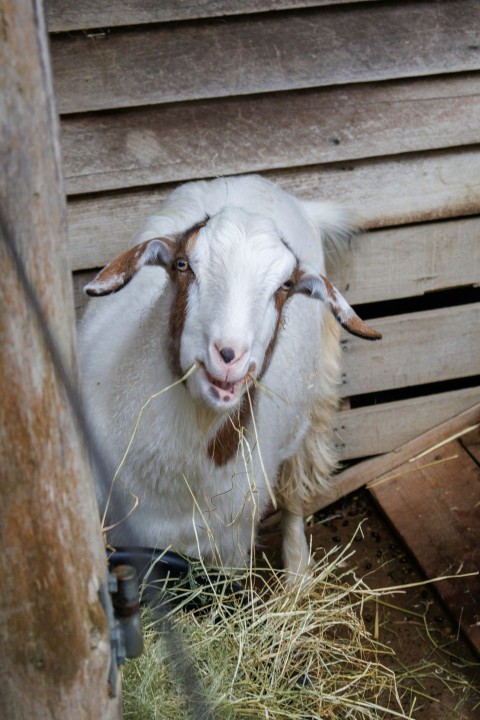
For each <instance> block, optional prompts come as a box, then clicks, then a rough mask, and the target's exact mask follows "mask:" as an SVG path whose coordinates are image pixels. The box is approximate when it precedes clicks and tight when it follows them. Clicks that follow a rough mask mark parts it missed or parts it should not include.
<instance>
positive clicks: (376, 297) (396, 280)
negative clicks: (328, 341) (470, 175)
mask: <svg viewBox="0 0 480 720" xmlns="http://www.w3.org/2000/svg"><path fill="white" fill-rule="evenodd" d="M479 268H480V218H479V217H474V218H463V219H458V220H449V221H444V222H436V223H423V224H422V225H408V226H406V227H397V228H393V229H387V230H375V231H371V232H370V233H366V234H364V235H362V236H360V237H358V238H355V239H353V240H352V242H351V247H350V252H348V253H346V254H345V256H344V259H343V263H342V265H341V266H340V267H339V268H338V269H337V270H336V272H335V275H332V279H333V280H334V282H335V285H336V286H337V287H338V288H339V289H340V290H342V292H343V293H344V294H345V296H346V297H347V298H348V300H349V302H350V303H352V304H358V303H366V302H381V301H382V300H394V299H398V298H405V297H413V296H415V295H423V294H424V293H426V292H432V291H434V290H445V289H448V288H455V287H462V286H466V285H478V284H479V283H480V272H479Z"/></svg>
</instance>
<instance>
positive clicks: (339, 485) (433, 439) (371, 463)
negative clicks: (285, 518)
mask: <svg viewBox="0 0 480 720" xmlns="http://www.w3.org/2000/svg"><path fill="white" fill-rule="evenodd" d="M478 422H480V405H474V406H473V407H471V408H469V409H468V410H465V411H464V412H462V413H460V414H458V415H456V416H455V417H453V418H451V419H450V420H448V421H447V422H445V423H442V424H440V425H437V426H436V427H434V428H433V429H432V430H428V431H427V432H426V433H424V434H423V435H420V436H419V437H417V438H415V439H414V440H411V441H410V442H408V443H405V445H402V446H400V447H399V448H397V449H396V450H393V451H392V452H390V453H387V455H380V456H378V457H375V458H373V459H371V460H366V461H364V462H362V463H358V464H356V465H352V466H351V467H349V468H347V469H346V470H344V471H343V472H341V473H340V474H339V475H337V476H336V477H335V478H334V481H333V483H332V492H331V495H330V497H329V498H328V500H327V501H325V496H324V495H323V496H322V497H321V498H320V499H318V500H312V502H310V503H309V504H308V505H305V506H304V515H311V514H312V513H315V512H318V511H319V510H321V509H322V508H324V507H325V506H326V505H328V504H330V503H331V502H334V501H335V500H338V499H339V498H341V497H344V496H345V495H348V493H351V492H354V491H355V490H358V488H360V487H363V486H364V485H367V484H368V483H370V482H373V481H374V480H378V479H381V478H383V477H386V476H388V475H390V474H393V473H394V471H395V470H396V469H397V468H399V467H400V466H401V465H403V464H404V463H405V462H408V461H409V460H410V459H411V458H414V457H415V456H417V455H418V454H419V453H421V452H423V451H424V450H426V449H428V448H430V447H432V446H434V445H436V444H437V443H439V442H441V441H443V440H445V439H446V438H449V437H451V436H452V435H454V434H456V433H461V432H463V431H464V430H465V429H466V428H468V427H470V426H472V425H475V424H477V423H478Z"/></svg>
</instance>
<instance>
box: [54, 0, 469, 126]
mask: <svg viewBox="0 0 480 720" xmlns="http://www.w3.org/2000/svg"><path fill="white" fill-rule="evenodd" d="M479 31H480V6H479V5H478V2H476V0H443V2H414V3H408V4H405V3H404V2H389V3H373V4H371V3H360V4H356V5H341V6H339V7H338V8H325V9H322V8H319V9H315V10H303V11H301V12H288V13H267V14H260V15H249V16H247V17H239V18H235V19H232V20H231V21H224V20H208V21H207V20H205V21H202V22H198V21H197V22H196V23H174V24H168V23H167V24H162V25H154V26H152V27H149V28H145V29H144V26H141V27H140V29H137V30H130V29H129V30H128V31H120V30H113V31H112V32H111V33H109V34H107V35H105V37H104V38H103V39H99V38H95V37H93V38H92V37H90V38H89V37H88V34H85V33H81V34H78V35H73V36H70V35H60V36H55V35H53V36H52V65H53V71H54V84H55V89H56V93H57V98H58V106H59V110H60V112H61V113H75V112H85V111H87V110H103V109H111V108H120V107H129V106H132V105H133V106H139V105H152V104H158V103H165V102H172V101H180V100H192V99H202V98H212V97H225V96H231V95H245V94H251V93H260V92H272V91H279V90H296V89H300V88H308V87H321V86H326V85H338V84H345V83H354V82H365V81H374V80H385V79H395V78H402V77H403V78H404V77H418V76H420V75H437V74H441V73H453V72H461V71H469V70H478V69H480V45H479V43H478V33H479ZM193 69H194V71H192V70H193Z"/></svg>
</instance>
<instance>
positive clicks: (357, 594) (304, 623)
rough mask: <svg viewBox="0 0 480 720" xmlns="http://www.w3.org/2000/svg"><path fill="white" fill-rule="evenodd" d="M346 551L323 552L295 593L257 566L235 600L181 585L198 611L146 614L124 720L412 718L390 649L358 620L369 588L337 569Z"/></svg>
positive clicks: (224, 591)
mask: <svg viewBox="0 0 480 720" xmlns="http://www.w3.org/2000/svg"><path fill="white" fill-rule="evenodd" d="M343 555H344V553H340V554H339V555H337V556H336V558H335V560H332V555H330V556H329V555H327V556H326V557H325V559H324V560H323V561H321V562H319V563H318V564H317V565H316V566H315V568H314V570H313V576H312V579H311V581H310V582H309V583H308V585H306V586H304V587H303V588H300V589H299V588H296V589H291V590H289V589H287V588H286V587H285V584H284V582H283V581H282V577H281V575H280V574H279V573H277V572H275V571H273V570H272V569H267V570H265V571H259V570H257V571H255V573H254V574H252V573H248V574H245V576H244V577H243V578H242V579H241V582H243V585H244V587H243V592H241V593H237V594H233V596H232V595H229V594H228V593H229V589H231V587H229V585H228V583H227V584H225V582H221V581H217V582H213V581H212V582H211V583H207V585H202V586H196V584H195V581H193V582H190V583H189V584H188V586H187V585H185V586H184V587H183V589H182V588H180V590H178V591H177V593H180V595H178V594H177V598H176V601H177V603H178V601H179V599H180V604H184V606H187V607H188V603H191V602H192V601H194V602H195V601H198V600H200V601H201V604H202V605H203V606H204V607H203V609H202V611H200V612H198V611H194V610H188V609H185V607H184V609H183V610H178V609H177V610H176V611H175V612H173V611H171V606H168V605H165V606H164V610H163V611H161V613H162V612H163V615H164V616H165V608H167V612H168V613H169V615H168V618H169V619H168V620H167V621H165V620H164V621H163V622H160V623H159V622H158V621H157V622H155V621H154V620H153V618H152V614H151V612H150V615H149V614H148V612H147V613H146V619H147V629H146V633H145V635H146V638H145V639H146V650H145V653H144V654H143V655H142V656H141V657H140V658H139V659H138V660H136V661H130V662H129V663H127V666H126V668H125V672H124V685H123V694H124V716H125V718H126V719H127V720H132V719H135V720H157V719H159V718H165V719H167V718H168V720H176V719H177V718H178V720H180V719H181V720H184V718H195V720H201V718H204V719H205V720H207V718H208V719H210V718H212V719H213V718H215V720H229V719H230V718H231V719H232V720H233V719H234V718H235V720H253V719H254V718H264V719H267V720H268V719H271V720H273V719H275V720H277V719H278V720H280V719H281V718H288V719H289V720H296V719H297V718H298V720H310V719H312V718H322V720H327V719H329V718H331V719H332V720H348V719H350V718H351V719H352V720H354V719H356V718H362V719H365V718H371V719H380V718H382V719H386V718H410V717H411V715H410V714H409V713H408V711H406V710H405V709H404V708H403V707H402V703H401V700H400V698H399V694H398V691H397V687H396V682H395V676H394V674H393V673H392V671H390V670H388V669H387V668H386V667H384V666H383V665H382V655H384V654H385V653H387V652H390V651H389V650H388V649H386V648H384V647H382V646H380V645H379V644H378V643H377V642H375V641H374V640H373V638H372V637H371V635H369V634H368V633H367V632H366V630H365V627H364V625H363V622H362V620H361V608H362V605H363V603H364V602H365V601H366V599H367V598H371V597H372V591H371V590H370V589H369V588H367V586H366V585H365V584H364V583H363V582H362V581H361V580H359V579H358V578H356V577H355V575H354V574H353V573H351V572H349V573H344V574H342V571H341V565H342V559H344V557H342V556H343ZM182 593H183V595H182ZM149 621H150V622H149ZM197 701H198V704H196V703H197Z"/></svg>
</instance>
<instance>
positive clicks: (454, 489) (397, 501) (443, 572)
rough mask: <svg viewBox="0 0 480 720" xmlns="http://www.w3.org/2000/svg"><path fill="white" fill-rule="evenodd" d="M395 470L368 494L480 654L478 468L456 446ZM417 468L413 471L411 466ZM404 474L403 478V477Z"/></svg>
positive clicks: (479, 497)
mask: <svg viewBox="0 0 480 720" xmlns="http://www.w3.org/2000/svg"><path fill="white" fill-rule="evenodd" d="M429 458H430V459H431V460H434V461H435V462H434V463H433V464H430V465H429V466H428V460H427V465H426V464H425V463H426V458H425V459H422V460H419V461H418V462H417V463H416V466H417V467H416V469H413V468H412V465H411V464H410V463H407V464H406V465H404V466H403V467H401V468H399V474H398V476H397V477H396V478H392V479H391V480H390V481H389V482H381V483H379V484H378V485H375V484H374V485H373V487H372V494H373V496H374V498H375V499H376V501H377V502H378V503H379V505H380V506H381V508H382V510H383V511H384V513H385V514H386V515H387V517H388V518H389V520H390V521H391V522H392V523H393V525H394V526H395V529H396V531H397V532H398V533H399V535H400V537H401V538H402V540H403V541H404V542H405V543H406V545H407V546H408V547H409V549H410V551H411V552H412V553H413V555H414V556H415V557H416V559H417V561H418V562H419V563H420V565H421V566H422V568H423V570H424V572H425V574H426V576H427V577H428V578H430V579H431V580H434V579H435V578H441V577H444V576H451V575H459V576H461V575H464V574H466V573H475V574H474V575H473V576H470V577H458V578H457V577H456V578H452V579H449V580H445V581H443V582H439V583H437V585H436V587H437V590H438V592H439V594H440V596H441V597H442V599H443V601H444V603H445V605H446V606H447V607H448V609H449V610H450V612H451V613H452V615H453V617H454V619H455V620H456V622H457V624H458V625H460V626H461V628H462V630H463V631H464V632H465V634H466V636H467V637H468V639H469V640H470V642H471V643H472V646H473V647H474V649H475V650H476V652H477V653H478V654H480V624H479V622H478V618H479V615H480V575H479V567H480V543H479V541H480V523H479V522H478V510H477V508H478V507H479V506H480V467H479V466H478V465H477V463H476V462H475V461H474V460H473V458H472V457H471V456H470V455H469V454H468V453H467V452H466V451H465V450H464V449H463V447H462V446H461V444H460V443H459V442H458V441H453V442H450V443H447V444H446V445H445V446H444V447H442V448H441V449H440V450H437V451H436V452H435V457H434V458H432V457H431V456H429ZM414 467H415V465H414ZM402 472H403V473H405V474H401V473H402Z"/></svg>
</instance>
